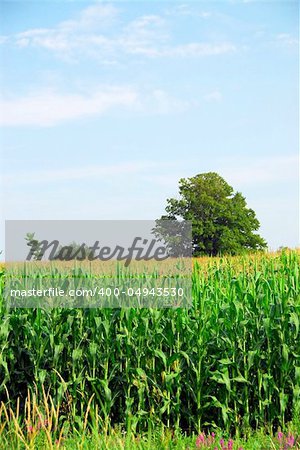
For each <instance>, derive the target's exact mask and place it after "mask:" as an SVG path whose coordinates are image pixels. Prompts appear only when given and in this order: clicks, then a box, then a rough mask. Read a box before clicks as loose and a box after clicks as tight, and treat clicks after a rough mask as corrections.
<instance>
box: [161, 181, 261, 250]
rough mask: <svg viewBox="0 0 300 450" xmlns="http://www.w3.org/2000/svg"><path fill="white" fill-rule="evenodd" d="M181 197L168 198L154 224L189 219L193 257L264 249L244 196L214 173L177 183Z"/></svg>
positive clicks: (256, 224) (257, 226)
mask: <svg viewBox="0 0 300 450" xmlns="http://www.w3.org/2000/svg"><path fill="white" fill-rule="evenodd" d="M179 194H180V198H179V199H175V198H169V199H167V206H166V215H163V216H162V217H161V219H159V220H158V221H157V223H158V226H159V227H160V228H161V223H162V221H163V220H166V219H168V220H189V221H191V223H192V248H193V255H194V256H199V255H211V256H215V255H218V254H232V255H235V254H239V253H242V252H243V251H245V250H263V249H265V248H266V247H267V243H266V241H265V240H264V239H263V238H262V237H260V236H259V235H258V234H257V233H255V231H257V230H258V228H259V221H258V220H257V218H256V215H255V212H254V211H253V210H252V209H249V208H247V205H246V200H245V197H243V196H242V194H241V193H240V192H236V193H234V191H233V188H232V187H231V186H229V184H228V183H227V182H226V181H225V180H224V179H223V178H222V177H221V176H220V175H218V174H217V173H215V172H208V173H202V174H199V175H196V176H195V177H192V178H182V179H180V181H179Z"/></svg>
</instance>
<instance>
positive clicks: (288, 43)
mask: <svg viewBox="0 0 300 450" xmlns="http://www.w3.org/2000/svg"><path fill="white" fill-rule="evenodd" d="M276 39H277V42H278V43H279V44H281V45H283V46H284V47H296V46H298V45H299V40H298V39H297V38H296V37H294V36H292V35H291V34H289V33H279V34H278V35H277V36H276Z"/></svg>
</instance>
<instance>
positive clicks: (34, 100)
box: [0, 87, 137, 126]
mask: <svg viewBox="0 0 300 450" xmlns="http://www.w3.org/2000/svg"><path fill="white" fill-rule="evenodd" d="M136 101H137V92H136V91H135V90H133V89H132V88H129V87H104V88H102V89H98V90H97V89H96V90H95V91H94V92H93V93H92V94H90V95H83V94H67V93H63V94H61V93H57V92H53V91H51V90H46V91H42V92H37V93H32V94H29V95H27V96H25V97H20V98H7V99H3V100H1V101H0V111H1V115H0V124H1V125H2V126H18V125H37V126H52V125H56V124H57V123H60V122H62V121H65V120H71V119H78V118H82V117H87V116H94V115H101V114H104V113H107V112H108V111H109V110H111V109H113V108H116V107H118V108H120V107H121V108H122V107H127V108H128V107H129V108H130V107H133V106H134V105H135V104H136Z"/></svg>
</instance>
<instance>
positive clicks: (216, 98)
mask: <svg viewBox="0 0 300 450" xmlns="http://www.w3.org/2000/svg"><path fill="white" fill-rule="evenodd" d="M222 98H223V95H222V94H221V92H220V91H219V90H218V89H215V90H214V91H211V92H209V93H208V94H206V95H205V96H204V100H206V101H207V102H220V101H221V100H222Z"/></svg>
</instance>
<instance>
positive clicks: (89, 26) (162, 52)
mask: <svg viewBox="0 0 300 450" xmlns="http://www.w3.org/2000/svg"><path fill="white" fill-rule="evenodd" d="M179 11H181V12H182V13H184V14H186V13H187V12H188V11H190V10H189V9H188V8H187V7H186V6H184V5H182V6H181V7H179ZM118 14H119V10H117V9H116V8H115V7H113V6H112V5H103V4H98V5H93V6H90V7H88V8H86V9H84V10H82V11H81V13H80V14H79V15H78V17H77V18H75V19H71V20H65V21H63V22H60V23H59V24H58V25H57V26H56V27H53V28H36V29H30V30H26V31H23V32H21V33H16V34H14V35H11V36H2V37H1V38H0V44H1V43H3V44H4V43H5V44H11V45H15V46H17V47H19V48H42V49H44V50H46V51H49V52H50V51H51V52H54V53H55V54H56V55H57V56H59V57H62V58H64V59H65V60H67V61H68V60H71V61H78V60H79V59H80V57H85V58H86V57H88V58H93V59H97V60H99V61H102V60H105V61H106V62H107V61H109V59H111V58H113V59H114V58H116V57H117V56H121V55H139V56H141V55H142V56H145V57H152V58H153V57H203V56H211V55H220V54H226V53H231V52H234V51H235V50H236V47H235V46H234V45H233V44H232V43H230V42H226V41H224V42H215V43H210V42H205V41H203V42H190V43H186V44H181V45H180V44H179V45H174V44H173V45H172V44H171V40H172V34H171V31H170V23H169V22H167V21H166V19H165V18H164V17H163V16H158V15H144V16H140V17H137V18H136V19H134V20H132V21H131V22H129V23H127V24H126V25H123V26H122V25H120V28H119V29H117V27H112V25H113V24H114V21H115V19H116V17H117V16H118ZM190 14H192V12H191V11H190ZM196 14H198V15H199V16H200V17H202V18H207V17H209V16H210V13H209V12H206V11H202V12H198V13H196ZM107 31H109V32H107Z"/></svg>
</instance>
